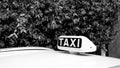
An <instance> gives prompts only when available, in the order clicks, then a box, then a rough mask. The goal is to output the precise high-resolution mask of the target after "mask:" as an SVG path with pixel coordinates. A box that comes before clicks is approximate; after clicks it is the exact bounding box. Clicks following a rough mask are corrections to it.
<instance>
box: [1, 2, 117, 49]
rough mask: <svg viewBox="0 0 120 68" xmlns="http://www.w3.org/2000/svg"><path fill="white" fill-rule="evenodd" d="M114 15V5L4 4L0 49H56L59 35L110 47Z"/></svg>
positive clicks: (92, 3)
mask: <svg viewBox="0 0 120 68" xmlns="http://www.w3.org/2000/svg"><path fill="white" fill-rule="evenodd" d="M117 12H118V11H117V4H116V3H113V2H112V3H111V2H109V3H102V2H95V1H90V0H88V1H87V0H29V2H26V1H25V0H23V1H22V0H21V1H20V0H19V1H18V0H14V1H12V2H9V1H8V0H3V1H0V47H1V48H3V47H18V46H48V45H55V43H56V39H57V37H58V36H60V35H83V36H86V37H88V38H89V39H90V40H92V41H93V42H94V43H95V44H96V45H99V46H101V45H104V44H109V42H110V41H111V39H112V37H113V34H114V30H113V26H114V25H115V24H116V21H117ZM99 46H98V47H99Z"/></svg>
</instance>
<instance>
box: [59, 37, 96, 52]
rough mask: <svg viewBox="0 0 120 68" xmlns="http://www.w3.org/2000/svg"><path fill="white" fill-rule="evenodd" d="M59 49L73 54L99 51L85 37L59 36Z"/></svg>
mask: <svg viewBox="0 0 120 68" xmlns="http://www.w3.org/2000/svg"><path fill="white" fill-rule="evenodd" d="M57 47H58V49H60V50H67V51H72V52H94V51H96V49H97V48H96V46H95V44H94V43H93V42H92V41H90V40H89V39H88V38H87V37H85V36H59V39H58V42H57Z"/></svg>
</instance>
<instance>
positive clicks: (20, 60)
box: [0, 47, 120, 68]
mask: <svg viewBox="0 0 120 68" xmlns="http://www.w3.org/2000/svg"><path fill="white" fill-rule="evenodd" d="M117 65H120V59H116V58H110V57H103V56H97V55H92V54H83V53H82V54H81V53H76V52H69V51H61V50H59V51H55V50H53V49H50V48H44V47H21V48H5V49H1V50H0V67H1V68H108V67H112V66H117Z"/></svg>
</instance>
